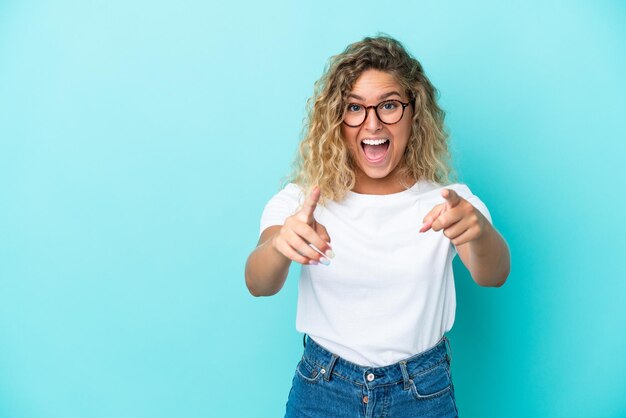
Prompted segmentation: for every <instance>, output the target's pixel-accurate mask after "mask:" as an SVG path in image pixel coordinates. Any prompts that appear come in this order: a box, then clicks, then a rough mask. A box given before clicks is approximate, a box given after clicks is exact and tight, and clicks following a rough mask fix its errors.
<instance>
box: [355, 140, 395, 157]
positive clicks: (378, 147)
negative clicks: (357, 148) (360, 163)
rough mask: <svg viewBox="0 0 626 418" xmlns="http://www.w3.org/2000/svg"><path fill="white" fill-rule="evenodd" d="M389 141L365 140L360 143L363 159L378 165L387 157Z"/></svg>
mask: <svg viewBox="0 0 626 418" xmlns="http://www.w3.org/2000/svg"><path fill="white" fill-rule="evenodd" d="M389 145H390V141H389V139H387V138H377V139H373V138H366V139H363V140H362V141H361V148H363V154H364V155H365V159H366V160H367V161H368V162H370V163H379V162H381V161H382V160H384V159H385V157H386V156H387V151H388V150H389Z"/></svg>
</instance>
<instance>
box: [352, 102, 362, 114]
mask: <svg viewBox="0 0 626 418" xmlns="http://www.w3.org/2000/svg"><path fill="white" fill-rule="evenodd" d="M361 110H363V106H361V105H359V104H356V103H350V104H349V105H348V112H360V111H361Z"/></svg>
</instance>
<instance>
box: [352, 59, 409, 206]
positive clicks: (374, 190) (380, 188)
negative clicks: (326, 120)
mask: <svg viewBox="0 0 626 418" xmlns="http://www.w3.org/2000/svg"><path fill="white" fill-rule="evenodd" d="M347 100H348V103H346V111H354V110H357V109H360V108H362V107H367V106H376V105H378V104H379V103H381V102H385V101H386V100H398V101H400V102H404V103H406V102H408V101H409V98H408V97H407V96H406V93H405V91H404V89H403V88H402V86H401V85H400V84H399V83H398V82H397V81H396V79H395V78H394V77H393V75H391V74H390V73H387V72H384V71H379V70H372V69H370V70H366V71H363V73H362V74H361V75H360V77H359V78H358V79H357V80H356V82H355V83H354V86H353V87H352V90H351V91H350V93H349V95H348V99H347ZM354 105H358V106H354ZM384 107H385V108H390V107H392V106H391V105H385V106H384ZM383 110H384V109H379V113H380V114H381V116H382V112H383ZM412 117H413V107H412V106H408V107H406V109H405V111H404V115H403V116H402V119H400V121H399V122H397V123H395V124H393V125H387V124H384V123H383V122H381V121H380V120H379V119H378V117H377V116H376V112H375V111H374V108H370V109H369V110H368V111H367V117H366V119H365V121H364V122H363V124H361V125H360V126H357V127H350V126H348V125H346V124H345V123H343V124H342V127H341V133H342V136H343V138H344V140H345V141H346V145H347V146H348V150H349V151H350V155H351V156H352V159H353V160H354V162H355V163H356V186H355V187H354V189H352V191H353V192H356V193H362V194H390V193H397V192H400V191H402V190H404V187H403V186H402V185H401V183H400V181H401V180H402V179H400V178H399V175H398V169H399V168H400V167H401V166H402V164H403V158H404V150H405V149H406V146H407V143H408V141H409V137H410V136H411V119H412ZM404 180H407V179H404Z"/></svg>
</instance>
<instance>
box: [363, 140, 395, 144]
mask: <svg viewBox="0 0 626 418" xmlns="http://www.w3.org/2000/svg"><path fill="white" fill-rule="evenodd" d="M387 141H389V140H388V139H364V140H363V141H362V142H363V143H364V144H367V145H380V144H384V143H385V142H387Z"/></svg>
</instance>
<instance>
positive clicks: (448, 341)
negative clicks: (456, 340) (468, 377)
mask: <svg viewBox="0 0 626 418" xmlns="http://www.w3.org/2000/svg"><path fill="white" fill-rule="evenodd" d="M443 340H444V341H445V342H446V356H447V357H448V363H452V346H451V345H450V340H448V337H446V336H445V335H444V336H443ZM448 351H449V352H450V354H448Z"/></svg>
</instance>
